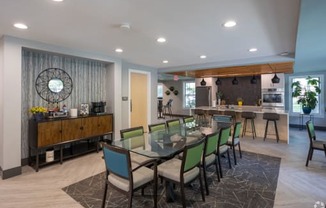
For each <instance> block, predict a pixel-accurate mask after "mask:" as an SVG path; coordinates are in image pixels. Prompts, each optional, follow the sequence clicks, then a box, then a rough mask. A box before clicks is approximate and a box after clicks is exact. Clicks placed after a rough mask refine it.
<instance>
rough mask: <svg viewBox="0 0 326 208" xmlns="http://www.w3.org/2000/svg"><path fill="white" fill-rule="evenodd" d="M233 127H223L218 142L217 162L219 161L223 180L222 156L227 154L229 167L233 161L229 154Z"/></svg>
mask: <svg viewBox="0 0 326 208" xmlns="http://www.w3.org/2000/svg"><path fill="white" fill-rule="evenodd" d="M230 131H231V127H222V128H221V129H220V132H219V136H218V142H217V147H218V148H217V160H218V166H219V170H220V177H221V178H223V171H222V165H221V155H225V153H226V154H227V156H228V162H229V167H230V168H232V166H231V160H230V153H229V146H228V145H227V142H228V139H229V135H230Z"/></svg>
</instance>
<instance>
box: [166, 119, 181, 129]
mask: <svg viewBox="0 0 326 208" xmlns="http://www.w3.org/2000/svg"><path fill="white" fill-rule="evenodd" d="M166 125H167V127H168V128H170V127H178V126H180V125H181V123H180V119H172V120H168V121H166Z"/></svg>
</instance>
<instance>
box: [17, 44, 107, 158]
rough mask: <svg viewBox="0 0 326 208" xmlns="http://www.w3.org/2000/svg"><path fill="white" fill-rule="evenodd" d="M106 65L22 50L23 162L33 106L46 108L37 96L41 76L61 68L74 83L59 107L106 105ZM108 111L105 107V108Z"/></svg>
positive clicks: (48, 53)
mask: <svg viewBox="0 0 326 208" xmlns="http://www.w3.org/2000/svg"><path fill="white" fill-rule="evenodd" d="M107 65H108V63H104V62H100V61H95V60H89V59H84V58H79V57H72V56H66V55H60V54H54V53H50V52H44V51H36V50H32V49H27V48H24V49H23V50H22V158H27V157H28V120H29V119H30V118H31V116H32V115H31V113H29V109H30V108H31V107H32V106H44V107H49V104H48V103H47V101H45V100H43V99H42V98H41V97H40V96H39V95H38V94H37V92H36V89H35V80H36V78H37V76H38V74H39V73H40V72H42V71H43V70H45V69H47V68H60V69H62V70H64V71H65V72H67V73H68V74H69V75H70V77H71V79H72V82H73V89H72V93H71V95H70V96H69V97H68V98H67V99H66V100H64V101H63V102H61V103H59V106H60V107H62V106H63V104H64V105H66V106H67V108H68V109H70V108H79V107H80V104H81V103H89V106H91V102H98V101H108V97H107V94H108V93H107V92H106V90H108V87H107V85H106V83H107V80H108V76H109V69H108V67H107ZM107 108H108V107H107Z"/></svg>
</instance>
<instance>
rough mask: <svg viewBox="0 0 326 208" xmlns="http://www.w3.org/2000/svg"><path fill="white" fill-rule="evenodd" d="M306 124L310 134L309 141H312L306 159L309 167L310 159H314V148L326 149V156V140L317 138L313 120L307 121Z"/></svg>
mask: <svg viewBox="0 0 326 208" xmlns="http://www.w3.org/2000/svg"><path fill="white" fill-rule="evenodd" d="M306 126H307V131H308V135H309V141H310V142H309V151H308V155H307V161H306V166H307V167H308V163H309V160H312V155H313V153H314V150H321V151H324V152H325V156H326V150H325V148H324V145H325V144H326V141H322V140H317V139H316V133H315V127H314V124H313V123H312V121H311V120H309V121H307V122H306Z"/></svg>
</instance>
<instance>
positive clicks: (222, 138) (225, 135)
mask: <svg viewBox="0 0 326 208" xmlns="http://www.w3.org/2000/svg"><path fill="white" fill-rule="evenodd" d="M230 131H231V127H230V126H228V127H222V128H221V129H220V133H219V137H218V146H221V145H225V144H226V143H227V141H228V139H229V136H230Z"/></svg>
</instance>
